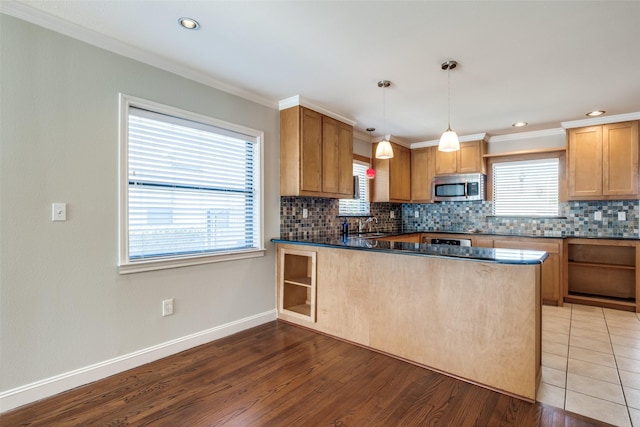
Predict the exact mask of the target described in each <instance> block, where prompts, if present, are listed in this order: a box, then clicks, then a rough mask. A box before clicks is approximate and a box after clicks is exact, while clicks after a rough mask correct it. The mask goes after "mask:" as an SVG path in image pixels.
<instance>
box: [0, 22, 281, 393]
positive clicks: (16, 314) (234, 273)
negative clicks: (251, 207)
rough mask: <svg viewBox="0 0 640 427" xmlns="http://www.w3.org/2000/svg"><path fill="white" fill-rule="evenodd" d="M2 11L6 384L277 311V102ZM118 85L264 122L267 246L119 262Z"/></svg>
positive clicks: (0, 327) (1, 293)
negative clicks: (215, 257)
mask: <svg viewBox="0 0 640 427" xmlns="http://www.w3.org/2000/svg"><path fill="white" fill-rule="evenodd" d="M0 20H1V21H0V31H1V33H0V39H1V40H2V44H1V51H0V53H1V57H0V58H1V61H2V64H1V65H2V74H1V77H0V84H1V86H0V89H1V91H2V92H1V93H2V97H1V108H2V109H1V122H2V125H1V127H0V132H1V133H0V138H1V151H0V155H1V157H0V166H1V169H0V183H1V184H0V185H1V193H0V220H1V222H0V233H1V234H0V241H1V246H0V299H1V300H0V359H1V360H2V363H1V364H0V394H1V393H2V392H6V391H7V390H11V389H15V388H17V387H21V386H24V385H27V384H29V383H33V382H35V381H40V380H44V379H47V378H50V377H52V376H55V375H59V374H63V373H66V372H69V371H72V370H74V369H79V368H83V367H86V366H89V365H91V364H95V363H100V362H102V361H105V360H110V359H113V358H117V357H119V356H122V355H126V354H129V353H131V352H135V351H138V350H140V349H145V348H148V347H151V346H154V345H158V344H161V343H165V342H167V341H170V340H175V339H178V338H180V337H184V336H187V335H189V334H194V333H198V332H199V331H204V330H207V329H209V328H215V327H216V326H219V325H225V324H228V323H230V322H234V321H237V320H240V319H245V318H248V317H250V316H255V315H258V314H261V313H266V312H270V311H272V310H274V309H275V257H274V246H273V244H271V243H270V242H269V239H270V238H272V237H275V236H277V235H278V234H279V203H280V198H279V188H278V182H279V164H278V150H279V149H278V145H279V144H278V141H279V133H278V132H279V130H278V126H279V125H278V111H277V110H276V109H270V108H267V107H264V106H261V105H258V104H255V103H253V102H250V101H247V100H244V99H242V98H238V97H236V96H234V95H230V94H228V93H225V92H221V91H218V90H215V89H213V88H210V87H207V86H204V85H201V84H199V83H195V82H193V81H190V80H187V79H184V78H181V77H179V76H176V75H174V74H171V73H168V72H165V71H162V70H159V69H156V68H153V67H150V66H148V65H144V64H142V63H139V62H136V61H133V60H131V59H128V58H125V57H122V56H119V55H116V54H113V53H110V52H108V51H105V50H102V49H98V48H96V47H93V46H90V45H88V44H85V43H82V42H79V41H76V40H74V39H71V38H68V37H65V36H62V35H60V34H57V33H54V32H51V31H49V30H45V29H43V28H40V27H37V26H34V25H31V24H27V23H25V22H23V21H20V20H18V19H15V18H12V17H9V16H6V15H0ZM119 92H123V93H126V94H129V95H133V96H136V97H140V98H145V99H149V100H152V101H156V102H160V103H164V104H168V105H172V106H175V107H178V108H182V109H185V110H190V111H194V112H197V113H200V114H205V115H209V116H212V117H215V118H218V119H221V120H225V121H229V122H233V123H237V124H240V125H243V126H247V127H250V128H254V129H259V130H263V131H264V132H265V149H264V153H265V155H264V178H265V184H264V189H265V198H264V201H265V221H264V224H265V230H264V235H265V241H266V242H267V243H266V245H267V248H268V252H267V255H266V256H264V257H261V258H256V259H250V260H242V261H231V262H224V263H216V264H208V265H201V266H194V267H184V268H178V269H173V270H164V271H157V272H148V273H137V274H130V275H122V276H121V275H119V274H118V269H117V267H116V263H117V252H118V187H117V182H118V181H117V179H118V93H119ZM52 202H66V203H67V204H68V212H67V215H68V220H67V221H66V222H55V223H54V222H51V221H50V216H51V213H50V210H51V203H52ZM166 298H175V314H174V315H173V316H170V317H164V318H163V317H161V300H163V299H166Z"/></svg>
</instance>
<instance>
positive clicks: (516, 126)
mask: <svg viewBox="0 0 640 427" xmlns="http://www.w3.org/2000/svg"><path fill="white" fill-rule="evenodd" d="M528 124H529V123H527V122H516V123H514V124H512V125H511V126H513V127H514V128H521V127H522V126H526V125H528Z"/></svg>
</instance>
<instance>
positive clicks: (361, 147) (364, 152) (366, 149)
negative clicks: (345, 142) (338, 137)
mask: <svg viewBox="0 0 640 427" xmlns="http://www.w3.org/2000/svg"><path fill="white" fill-rule="evenodd" d="M353 154H358V155H360V156H365V157H371V142H369V141H363V140H360V139H358V138H357V137H354V138H353Z"/></svg>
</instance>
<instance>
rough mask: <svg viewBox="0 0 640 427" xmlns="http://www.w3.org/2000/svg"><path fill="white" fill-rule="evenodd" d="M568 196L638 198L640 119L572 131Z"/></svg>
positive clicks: (570, 134)
mask: <svg viewBox="0 0 640 427" xmlns="http://www.w3.org/2000/svg"><path fill="white" fill-rule="evenodd" d="M568 155H569V168H568V175H569V199H573V200H594V199H595V200H602V199H616V198H623V199H631V198H637V197H638V122H624V123H615V124H609V125H602V126H589V127H585V128H576V129H570V130H569V142H568Z"/></svg>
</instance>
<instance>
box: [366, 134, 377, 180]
mask: <svg viewBox="0 0 640 427" xmlns="http://www.w3.org/2000/svg"><path fill="white" fill-rule="evenodd" d="M374 130H376V128H367V132H369V142H370V143H371V144H373V138H372V137H371V132H373V131H374ZM371 162H372V159H369V168H368V169H367V171H366V172H365V175H366V176H367V179H373V178H375V177H376V170H375V169H374V168H373V166H372V165H371Z"/></svg>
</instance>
